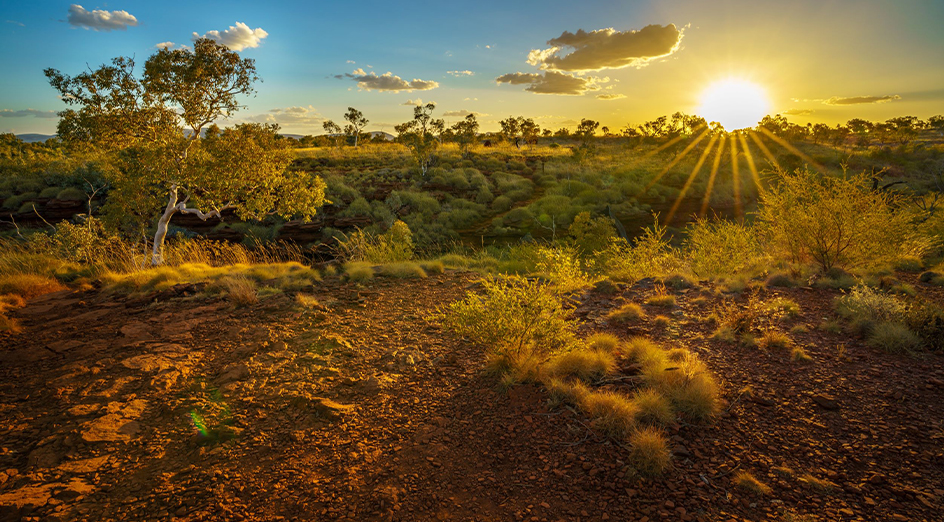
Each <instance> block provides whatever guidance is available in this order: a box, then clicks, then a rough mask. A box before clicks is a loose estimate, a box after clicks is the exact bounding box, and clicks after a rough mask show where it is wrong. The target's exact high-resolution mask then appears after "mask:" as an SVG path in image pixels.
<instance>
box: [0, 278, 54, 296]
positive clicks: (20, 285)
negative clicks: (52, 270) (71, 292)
mask: <svg viewBox="0 0 944 522" xmlns="http://www.w3.org/2000/svg"><path fill="white" fill-rule="evenodd" d="M65 289H66V287H65V286H64V285H63V284H62V283H60V282H59V281H58V280H56V279H53V278H51V277H47V276H43V275H38V274H7V275H2V276H0V294H15V295H18V296H20V297H22V298H23V299H32V298H34V297H37V296H40V295H43V294H48V293H52V292H58V291H60V290H65Z"/></svg>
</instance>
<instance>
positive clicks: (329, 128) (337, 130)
mask: <svg viewBox="0 0 944 522" xmlns="http://www.w3.org/2000/svg"><path fill="white" fill-rule="evenodd" d="M321 128H322V129H324V131H325V134H327V135H328V136H330V137H331V139H332V140H333V141H334V146H335V147H339V146H340V145H341V126H340V125H338V124H337V123H334V122H333V121H331V120H325V122H324V123H322V124H321Z"/></svg>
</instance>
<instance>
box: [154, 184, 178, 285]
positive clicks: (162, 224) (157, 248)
mask: <svg viewBox="0 0 944 522" xmlns="http://www.w3.org/2000/svg"><path fill="white" fill-rule="evenodd" d="M175 213H177V185H172V186H171V188H170V192H169V194H168V198H167V207H166V208H165V209H164V214H162V215H161V218H160V219H159V220H157V232H155V233H154V251H153V252H152V253H151V266H159V265H162V264H164V238H165V237H167V226H168V225H169V224H170V218H171V217H172V216H173V215H174V214H175Z"/></svg>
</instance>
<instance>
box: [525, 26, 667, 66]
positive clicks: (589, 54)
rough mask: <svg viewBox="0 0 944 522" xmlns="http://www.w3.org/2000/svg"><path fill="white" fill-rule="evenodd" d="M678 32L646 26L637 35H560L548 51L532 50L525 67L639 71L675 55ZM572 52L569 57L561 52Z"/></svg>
mask: <svg viewBox="0 0 944 522" xmlns="http://www.w3.org/2000/svg"><path fill="white" fill-rule="evenodd" d="M681 42H682V30H681V29H679V28H677V27H676V26H675V24H669V25H666V26H662V25H647V26H646V27H643V28H642V29H640V30H638V31H617V30H615V29H613V28H607V29H598V30H596V31H590V32H587V31H584V30H583V29H578V30H577V32H576V33H571V32H569V31H564V32H563V33H562V34H561V35H560V36H558V37H557V38H552V39H550V40H548V41H547V43H548V45H550V46H551V47H549V48H547V49H543V50H541V49H534V50H532V51H531V52H530V53H529V54H528V63H530V64H531V65H536V66H540V67H541V69H549V70H558V71H599V70H601V69H619V68H622V67H630V66H633V67H642V66H644V65H647V64H648V63H649V62H650V61H652V60H655V59H657V58H663V57H666V56H669V55H670V54H672V53H674V52H676V51H677V50H678V49H679V47H680V46H681ZM565 49H572V51H571V52H570V53H569V54H566V55H563V56H562V55H561V54H560V53H561V51H563V50H565Z"/></svg>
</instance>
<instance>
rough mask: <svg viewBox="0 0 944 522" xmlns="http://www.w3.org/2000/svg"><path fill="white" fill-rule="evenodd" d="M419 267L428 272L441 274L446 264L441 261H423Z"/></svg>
mask: <svg viewBox="0 0 944 522" xmlns="http://www.w3.org/2000/svg"><path fill="white" fill-rule="evenodd" d="M420 268H422V269H423V271H425V272H426V273H428V274H441V273H443V272H445V271H446V266H445V265H444V264H443V262H442V261H423V262H422V263H420Z"/></svg>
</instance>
